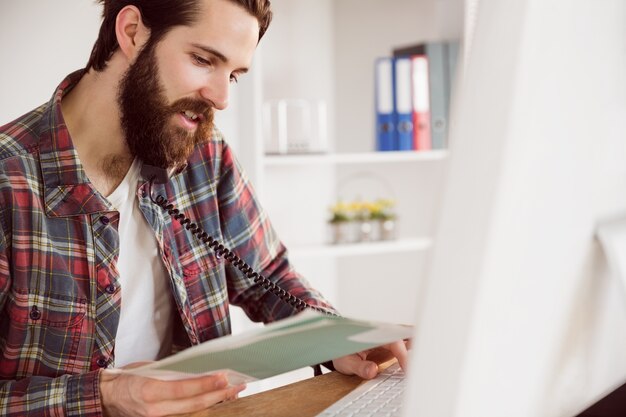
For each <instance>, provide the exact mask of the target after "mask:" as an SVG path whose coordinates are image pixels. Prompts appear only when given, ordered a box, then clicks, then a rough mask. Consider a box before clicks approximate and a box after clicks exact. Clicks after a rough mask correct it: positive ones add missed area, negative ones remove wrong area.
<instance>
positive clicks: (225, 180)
mask: <svg viewBox="0 0 626 417" xmlns="http://www.w3.org/2000/svg"><path fill="white" fill-rule="evenodd" d="M101 1H102V2H103V3H104V20H103V23H102V27H101V29H100V34H99V37H98V40H97V42H96V45H95V46H94V49H93V51H92V55H91V57H90V60H89V63H88V65H87V68H86V69H85V70H83V71H78V72H76V73H74V74H71V75H69V76H68V77H67V78H66V79H65V80H64V81H63V82H62V83H61V85H60V86H59V87H58V88H57V90H56V92H55V93H54V95H53V98H52V100H51V101H50V102H49V103H47V104H45V105H43V106H41V107H39V108H38V109H36V110H34V111H32V112H30V113H28V114H26V115H24V116H22V117H21V118H19V119H18V120H16V121H14V122H11V123H9V124H7V125H5V126H3V127H1V128H0V210H1V211H0V224H1V226H2V233H1V234H0V379H2V382H1V383H0V414H2V415H15V416H22V415H26V414H28V415H68V416H72V415H81V416H84V415H87V416H92V415H93V416H100V415H103V414H105V415H123V416H126V415H129V416H131V415H175V414H181V413H190V412H194V411H198V410H201V409H204V408H207V407H209V406H211V405H213V404H215V403H217V402H220V401H224V400H226V399H230V398H235V397H236V396H237V394H238V392H240V391H241V390H242V389H243V388H244V387H243V386H234V387H233V386H228V384H227V381H226V380H225V378H224V376H223V375H217V376H206V377H200V378H194V379H190V380H185V381H169V382H164V381H157V380H152V379H148V378H142V377H138V376H133V375H129V374H120V373H115V372H111V371H109V370H106V368H109V367H113V366H115V367H116V368H119V367H124V366H129V367H132V366H137V363H138V362H141V361H149V360H155V359H160V358H162V357H165V356H167V355H170V354H172V353H173V352H176V351H179V350H181V349H184V348H186V347H188V346H190V345H193V344H198V343H201V342H203V341H205V340H209V339H212V338H216V337H220V336H224V335H227V334H229V333H230V322H229V313H228V308H229V304H230V303H232V304H233V305H238V306H241V307H242V308H243V309H244V310H245V311H246V313H247V314H248V316H249V317H250V318H252V319H253V320H256V321H264V322H269V321H273V320H277V319H281V318H284V317H287V316H289V315H292V314H295V311H294V309H293V308H292V307H291V306H290V305H288V304H287V303H285V302H283V301H281V300H280V299H278V298H277V297H276V296H274V295H273V294H271V293H269V292H267V291H266V290H265V289H264V288H263V287H262V286H261V285H257V284H255V283H254V282H253V281H251V280H248V279H246V278H245V277H243V276H242V274H241V273H239V272H236V271H235V270H234V268H233V267H232V266H231V265H229V264H227V263H225V262H223V260H222V259H220V258H219V257H217V256H216V255H215V254H214V253H212V251H211V250H210V249H208V248H207V247H206V246H205V245H203V244H202V243H200V242H198V241H197V240H196V239H194V238H193V236H192V235H191V233H190V232H189V231H188V230H186V229H185V228H183V227H182V226H181V225H180V224H179V223H178V222H177V221H176V220H174V219H173V218H172V217H171V216H169V215H168V214H167V213H166V212H164V211H163V210H162V209H161V208H160V207H158V206H156V205H155V204H153V203H152V201H151V197H150V193H151V192H153V193H154V194H157V193H158V194H161V195H164V196H166V197H167V198H168V200H170V201H171V202H173V203H174V204H175V205H176V206H177V207H178V208H180V209H181V211H182V212H184V213H186V215H188V216H189V217H190V218H191V219H192V220H193V221H195V222H197V223H198V224H199V225H201V226H202V228H203V229H204V230H206V231H207V232H208V233H210V234H212V235H214V236H215V237H218V238H219V240H220V241H222V242H223V243H224V244H225V245H226V246H227V247H229V248H232V249H233V250H234V252H235V253H237V254H238V255H239V256H240V257H242V258H243V259H244V260H245V261H246V262H247V263H248V264H250V265H252V266H253V268H254V269H255V270H257V271H261V272H262V273H263V275H265V276H266V277H268V278H269V279H270V280H271V281H272V282H274V283H276V284H277V285H279V286H280V287H281V288H284V289H285V290H288V291H289V292H290V293H291V294H293V295H295V296H297V297H299V298H301V299H303V300H304V301H306V303H308V304H310V305H314V306H318V307H320V308H323V309H326V310H331V311H332V307H331V306H330V305H329V304H328V303H327V302H326V301H324V299H323V298H322V296H321V295H320V294H319V293H317V292H316V291H315V290H313V289H312V288H310V287H309V285H308V284H307V282H306V281H305V280H304V279H303V278H302V277H300V276H299V275H298V274H297V273H295V272H294V271H293V269H292V268H291V266H290V264H289V262H288V260H287V257H286V251H285V248H284V247H283V246H282V244H281V243H280V241H279V240H278V238H277V237H276V235H275V233H274V231H273V229H272V228H271V225H270V223H269V221H268V219H267V217H266V215H265V213H264V212H263V210H262V209H261V208H260V207H259V205H258V203H257V201H256V199H255V197H254V195H253V192H252V189H251V187H250V185H249V183H248V181H247V179H246V178H245V176H244V175H242V173H241V170H240V168H239V166H238V164H237V162H236V160H235V159H234V156H233V155H232V152H231V150H230V148H229V146H228V144H227V143H226V142H225V141H224V139H223V138H222V136H221V134H220V133H219V132H218V131H217V130H216V129H214V127H213V124H212V121H213V111H215V110H221V109H224V108H226V106H227V104H228V90H229V87H230V84H231V83H233V82H236V81H237V79H238V78H239V77H241V76H243V75H244V74H245V73H246V72H247V70H248V68H249V67H250V64H251V60H252V56H253V53H254V51H255V49H256V45H257V44H258V42H259V40H260V38H261V37H262V36H263V34H264V33H265V31H266V29H267V27H268V25H269V22H270V20H271V11H270V7H269V1H267V0H180V1H176V2H173V1H167V0H158V1H157V0H134V1H132V0H126V1H124V0H101ZM147 165H151V166H155V167H161V168H166V169H167V170H168V172H169V174H170V178H169V179H168V180H167V182H166V183H165V184H162V185H157V184H155V185H153V187H152V190H151V189H150V184H149V182H148V180H149V179H150V178H146V177H145V175H142V166H147ZM389 348H390V350H391V351H392V353H394V354H395V355H396V356H397V357H398V359H399V360H400V362H401V364H402V365H404V362H405V360H406V349H405V347H404V344H402V343H396V344H393V345H390V346H389ZM365 358H366V353H360V354H355V355H350V356H347V357H344V358H339V359H337V360H335V361H333V363H334V366H335V368H336V369H337V370H339V371H341V372H344V373H347V374H358V375H360V376H361V377H364V378H371V377H373V376H374V375H375V374H376V366H375V364H374V363H372V362H370V361H367V360H365Z"/></svg>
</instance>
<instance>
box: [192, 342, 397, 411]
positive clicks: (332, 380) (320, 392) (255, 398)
mask: <svg viewBox="0 0 626 417" xmlns="http://www.w3.org/2000/svg"><path fill="white" fill-rule="evenodd" d="M368 359H370V360H373V361H375V362H376V363H378V364H379V365H378V366H379V369H381V370H382V369H385V368H387V367H388V366H389V365H391V364H392V363H394V362H395V359H393V358H390V357H389V354H386V353H383V354H380V355H376V356H374V357H370V358H368ZM362 382H363V380H362V379H361V378H359V377H358V376H346V375H343V374H340V373H339V372H330V373H327V374H324V375H320V376H316V377H313V378H309V379H305V380H303V381H299V382H295V383H293V384H289V385H285V386H283V387H280V388H275V389H272V390H269V391H265V392H260V393H258V394H254V395H250V396H249V397H243V398H239V399H237V400H235V401H230V402H226V403H222V404H217V405H215V406H213V407H211V408H210V409H208V410H206V411H202V412H198V413H194V414H192V415H191V417H217V416H220V417H231V416H233V417H234V416H238V417H241V416H245V417H254V416H258V417H293V416H298V417H312V416H315V415H316V414H318V413H320V412H321V411H322V410H324V409H325V408H326V407H328V406H329V405H331V404H332V403H334V402H335V401H337V400H339V399H340V398H342V397H343V396H344V395H346V394H348V393H349V392H350V391H352V390H353V389H354V388H356V387H357V386H359V385H360V384H361V383H362Z"/></svg>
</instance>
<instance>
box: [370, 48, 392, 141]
mask: <svg viewBox="0 0 626 417" xmlns="http://www.w3.org/2000/svg"><path fill="white" fill-rule="evenodd" d="M393 61H394V59H393V58H391V57H385V58H378V59H377V60H376V63H375V70H374V74H375V98H374V100H375V107H376V150H378V151H394V150H396V149H397V143H396V134H395V115H394V70H393V68H394V66H393Z"/></svg>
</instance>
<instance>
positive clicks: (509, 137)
mask: <svg viewBox="0 0 626 417" xmlns="http://www.w3.org/2000/svg"><path fill="white" fill-rule="evenodd" d="M624 28H626V3H625V2H623V0H605V1H601V2H598V1H595V0H575V1H572V0H552V1H545V0H481V1H480V2H479V5H478V11H477V17H476V25H475V31H474V37H473V39H472V43H471V45H472V48H471V51H470V52H469V54H468V56H467V60H466V63H465V64H466V66H465V69H466V70H465V74H464V78H463V82H461V83H460V85H459V88H458V90H457V91H458V95H457V96H456V97H455V101H454V103H453V115H452V126H451V138H450V142H451V157H450V158H451V159H450V165H449V172H448V177H447V182H446V189H445V192H444V201H443V205H442V212H441V214H440V222H439V227H438V231H437V233H436V236H435V246H434V249H433V254H432V261H431V263H430V267H429V271H428V283H427V290H426V295H425V300H424V303H423V305H422V306H421V308H420V311H419V317H418V320H417V324H418V330H417V334H416V338H415V341H414V348H413V350H412V353H411V355H412V357H411V359H412V361H411V363H410V369H409V385H408V390H409V393H408V395H407V396H406V397H407V403H406V406H405V410H404V413H405V415H406V416H438V417H447V416H459V417H460V416H463V417H473V416H476V417H503V416H506V417H516V416H519V417H528V416H534V417H536V416H573V415H576V414H577V413H578V412H580V411H582V410H583V409H585V408H586V407H588V406H589V405H590V404H592V403H593V402H595V401H597V400H598V399H599V398H601V397H602V396H604V395H606V394H607V393H608V392H610V391H611V390H613V389H614V388H616V387H617V386H619V385H621V384H623V383H624V382H625V381H626V354H625V352H626V290H625V288H626V287H625V286H624V285H623V284H622V282H621V281H620V279H622V278H623V277H619V276H618V275H616V274H613V273H612V272H611V269H610V268H609V267H608V266H607V262H606V259H605V255H604V253H603V251H602V248H601V247H600V245H599V243H598V241H597V240H596V239H595V237H594V234H595V231H596V227H597V225H598V224H599V223H601V222H602V221H603V220H605V219H607V218H614V217H619V216H626V32H625V31H624Z"/></svg>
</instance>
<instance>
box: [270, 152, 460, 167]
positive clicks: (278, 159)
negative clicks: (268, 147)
mask: <svg viewBox="0 0 626 417" xmlns="http://www.w3.org/2000/svg"><path fill="white" fill-rule="evenodd" d="M447 156H448V151H447V150H436V151H421V152H412V151H405V152H363V153H337V154H317V155H266V156H265V157H264V158H263V163H264V165H265V166H268V167H271V166H294V165H299V166H302V165H357V164H372V163H380V164H385V163H398V162H417V161H439V160H442V159H445V158H446V157H447Z"/></svg>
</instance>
